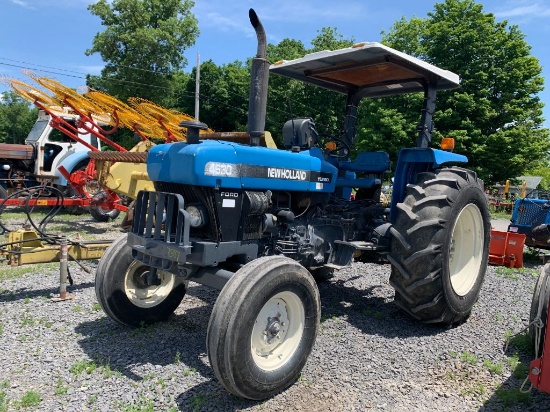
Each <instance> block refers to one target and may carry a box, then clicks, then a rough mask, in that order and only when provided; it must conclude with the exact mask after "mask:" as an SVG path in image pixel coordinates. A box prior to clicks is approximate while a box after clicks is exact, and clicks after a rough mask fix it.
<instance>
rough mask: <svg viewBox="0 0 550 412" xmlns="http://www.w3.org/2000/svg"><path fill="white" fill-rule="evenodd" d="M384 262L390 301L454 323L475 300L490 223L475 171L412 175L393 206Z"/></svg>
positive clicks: (429, 320) (426, 317) (415, 313)
mask: <svg viewBox="0 0 550 412" xmlns="http://www.w3.org/2000/svg"><path fill="white" fill-rule="evenodd" d="M393 228H394V229H395V230H394V231H393V234H394V238H393V240H392V249H391V253H390V254H389V255H388V260H389V261H390V262H391V263H392V273H391V276H390V283H391V285H392V286H393V288H394V289H395V303H396V304H397V305H398V306H399V307H401V308H402V309H403V310H405V311H406V312H407V313H408V314H410V315H411V316H413V317H415V318H416V319H419V320H420V321H422V322H426V323H440V324H446V325H451V324H456V323H459V322H461V321H463V320H465V319H466V318H467V317H468V316H469V315H470V312H471V310H472V306H473V305H474V304H475V303H476V301H477V299H478V297H479V292H480V289H481V285H482V283H483V279H484V277H485V271H486V269H487V260H488V255H489V240H490V232H491V222H490V215H489V209H488V206H487V199H486V197H485V194H484V192H483V183H482V182H481V181H480V180H478V179H477V177H476V175H475V173H473V172H471V171H469V170H466V169H461V168H445V169H440V170H438V171H436V172H433V173H431V172H426V173H421V174H419V175H418V183H417V184H416V185H408V186H407V191H406V194H405V199H404V200H403V202H402V203H398V204H397V214H396V219H395V223H394V225H393Z"/></svg>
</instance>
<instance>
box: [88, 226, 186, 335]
mask: <svg viewBox="0 0 550 412" xmlns="http://www.w3.org/2000/svg"><path fill="white" fill-rule="evenodd" d="M127 237H128V235H127V234H125V235H123V236H121V237H119V238H118V239H116V240H115V241H114V242H113V244H112V245H111V246H109V248H108V249H107V251H106V252H105V254H104V255H103V257H102V258H101V260H100V262H99V265H98V267H97V271H96V277H95V292H96V297H97V300H98V302H99V304H100V306H101V307H102V309H103V311H104V312H105V313H106V314H107V315H108V316H109V317H110V318H111V319H113V320H114V321H116V322H118V323H121V324H123V325H127V326H140V325H142V324H151V323H155V322H159V321H163V320H166V319H167V318H168V317H169V316H170V315H171V314H172V313H174V311H175V310H176V309H177V307H178V306H179V304H180V303H181V301H182V299H183V297H184V296H185V292H186V288H187V284H186V282H184V281H182V280H181V279H180V278H177V277H176V276H174V275H173V274H172V273H170V272H165V271H161V270H158V272H157V274H158V277H159V280H160V284H159V285H148V284H147V282H146V278H147V274H148V272H149V271H150V268H149V266H146V265H144V264H143V263H141V262H139V261H137V260H134V259H133V258H132V251H131V248H130V247H129V246H128V245H127V244H126V241H127Z"/></svg>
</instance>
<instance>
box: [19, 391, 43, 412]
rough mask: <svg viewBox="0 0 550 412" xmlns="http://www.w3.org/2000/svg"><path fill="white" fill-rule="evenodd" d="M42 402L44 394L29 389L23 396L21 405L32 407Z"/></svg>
mask: <svg viewBox="0 0 550 412" xmlns="http://www.w3.org/2000/svg"><path fill="white" fill-rule="evenodd" d="M40 402H42V396H40V394H39V393H38V392H35V391H28V392H25V393H24V395H23V396H22V397H21V402H20V404H21V406H22V407H23V408H30V407H31V406H37V405H39V404H40Z"/></svg>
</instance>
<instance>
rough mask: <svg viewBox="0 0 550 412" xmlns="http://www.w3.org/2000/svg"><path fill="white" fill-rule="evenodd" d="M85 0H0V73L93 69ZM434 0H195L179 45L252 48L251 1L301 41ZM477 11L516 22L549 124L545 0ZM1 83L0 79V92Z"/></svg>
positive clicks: (371, 34)
mask: <svg viewBox="0 0 550 412" xmlns="http://www.w3.org/2000/svg"><path fill="white" fill-rule="evenodd" d="M93 2H94V1H90V0H0V16H1V17H2V19H1V21H2V23H1V24H0V78H1V77H11V78H17V79H20V80H23V81H28V78H27V77H25V76H24V75H23V74H21V68H26V69H31V70H32V71H33V72H35V73H37V74H38V75H40V76H45V77H50V78H55V79H57V80H58V81H60V82H61V83H63V84H65V85H66V86H69V87H78V86H81V85H84V84H85V77H86V74H87V73H89V74H99V72H100V71H101V68H102V66H103V62H102V60H101V57H100V56H99V54H94V55H92V56H86V55H85V51H86V49H88V48H90V47H91V46H92V41H93V38H94V36H95V34H96V33H98V32H100V31H102V30H103V26H101V22H100V19H99V18H98V17H96V16H93V15H92V14H91V13H90V12H89V11H88V10H87V6H88V5H89V4H90V3H93ZM436 2H437V1H436V0H385V1H383V2H381V1H373V0H347V1H345V2H336V1H334V0H317V1H306V0H302V1H297V0H279V1H269V2H268V1H258V0H232V1H228V0H195V6H194V8H193V10H192V12H193V14H194V15H195V16H196V17H197V19H198V22H199V29H200V35H199V37H198V39H197V41H196V44H195V46H194V47H192V48H190V49H188V50H186V51H185V57H186V58H187V60H188V62H189V64H188V66H187V68H186V70H190V69H191V67H192V66H193V65H195V64H196V60H197V54H200V60H201V61H203V62H204V61H206V60H212V61H214V63H216V64H217V65H221V64H226V63H230V62H233V61H235V60H240V61H245V60H246V59H247V58H248V57H253V56H254V55H255V54H256V36H255V34H254V31H253V29H252V26H251V25H250V22H249V20H248V9H249V8H254V10H256V13H257V14H258V16H259V18H260V20H261V21H262V23H263V25H264V28H265V30H266V33H267V40H268V42H269V43H274V44H277V43H279V42H280V41H281V40H283V39H285V38H291V39H295V40H301V41H302V42H303V43H304V45H305V46H306V47H310V41H311V40H312V39H313V38H314V37H316V36H317V34H318V32H319V30H320V29H322V28H323V27H334V28H336V29H337V31H338V33H341V34H342V35H343V36H344V38H346V39H351V38H353V39H355V40H356V41H357V42H359V41H379V40H380V38H381V32H382V31H383V30H386V31H387V30H388V29H390V28H391V26H392V25H393V23H394V22H395V21H397V20H399V19H401V18H402V17H405V18H407V19H409V18H411V17H427V14H428V13H429V12H430V11H433V8H434V4H435V3H436ZM478 3H481V4H482V5H483V9H484V12H486V13H493V14H494V15H495V17H496V19H497V21H503V20H507V21H508V22H509V23H510V24H515V25H518V26H519V28H520V30H521V31H522V32H523V33H524V34H525V35H526V41H527V43H528V44H529V45H530V46H531V47H532V54H533V55H534V56H535V57H537V58H538V59H539V62H540V64H541V66H542V67H543V76H544V77H545V78H546V79H547V82H546V83H547V84H546V88H547V90H545V91H544V92H542V93H540V94H539V96H540V98H541V100H542V101H543V102H544V103H545V105H546V107H545V110H544V117H545V118H546V122H545V126H546V127H550V41H549V40H548V39H550V0H478ZM5 90H6V87H5V86H4V85H2V84H1V83H0V92H2V91H5Z"/></svg>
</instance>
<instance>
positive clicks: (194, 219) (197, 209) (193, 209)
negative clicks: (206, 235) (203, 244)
mask: <svg viewBox="0 0 550 412" xmlns="http://www.w3.org/2000/svg"><path fill="white" fill-rule="evenodd" d="M185 211H186V212H187V214H188V215H189V224H190V225H191V227H201V226H204V225H205V224H206V219H207V216H208V215H207V213H206V209H205V208H204V206H203V205H189V206H187V207H186V208H185Z"/></svg>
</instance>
